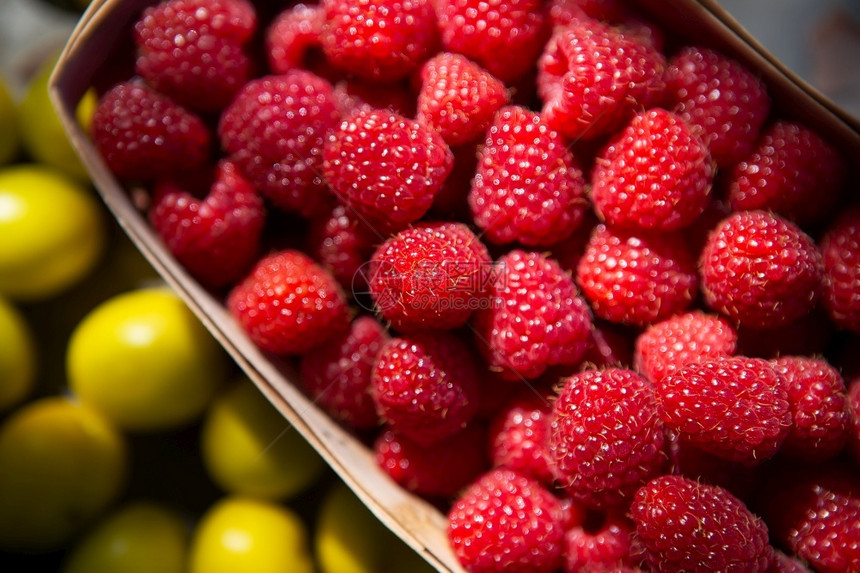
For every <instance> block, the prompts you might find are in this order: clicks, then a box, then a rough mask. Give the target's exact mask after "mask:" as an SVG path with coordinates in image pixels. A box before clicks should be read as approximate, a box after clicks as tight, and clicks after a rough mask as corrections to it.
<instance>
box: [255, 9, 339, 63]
mask: <svg viewBox="0 0 860 573" xmlns="http://www.w3.org/2000/svg"><path fill="white" fill-rule="evenodd" d="M324 23H325V11H324V10H323V7H322V6H320V5H318V4H293V5H292V6H290V7H289V8H286V9H284V10H283V11H281V12H280V13H279V14H277V15H276V16H275V18H274V19H273V20H272V22H271V24H269V27H268V28H267V29H266V33H265V37H264V42H265V50H266V58H267V60H268V63H269V69H270V70H271V71H272V73H275V74H285V73H287V72H288V71H290V70H292V69H293V68H304V67H307V65H308V64H309V63H310V62H309V60H310V59H311V57H312V55H313V53H314V51H315V50H321V49H322V39H321V36H322V29H323V24H324Z"/></svg>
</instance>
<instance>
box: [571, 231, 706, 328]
mask: <svg viewBox="0 0 860 573" xmlns="http://www.w3.org/2000/svg"><path fill="white" fill-rule="evenodd" d="M576 280H577V283H579V286H580V288H582V294H583V295H584V296H585V298H586V300H587V301H588V302H589V303H590V304H591V308H592V310H594V314H595V315H596V316H598V317H600V318H602V319H604V320H608V321H610V322H619V323H624V324H631V325H637V326H644V325H647V324H649V323H652V322H658V321H660V320H663V319H665V318H667V317H669V316H672V315H673V314H677V313H680V312H682V311H684V310H685V309H686V308H687V307H689V306H690V304H691V303H692V301H693V299H694V298H695V296H696V293H697V292H698V290H697V289H698V276H697V273H696V262H695V260H694V257H693V255H692V254H691V253H690V251H689V247H688V245H687V244H686V243H685V242H684V241H683V239H681V238H680V237H678V236H676V235H675V234H672V233H661V234H659V235H656V234H646V233H632V232H629V231H623V230H621V229H613V228H610V227H607V226H606V225H598V226H597V227H595V229H594V232H593V233H592V235H591V238H590V239H589V241H588V246H587V247H586V249H585V254H584V255H583V257H582V259H580V261H579V265H578V266H577V268H576Z"/></svg>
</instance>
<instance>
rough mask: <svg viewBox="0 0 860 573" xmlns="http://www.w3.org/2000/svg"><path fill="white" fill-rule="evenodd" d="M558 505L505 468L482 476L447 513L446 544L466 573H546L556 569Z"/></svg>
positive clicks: (542, 489) (559, 542) (559, 559)
mask: <svg viewBox="0 0 860 573" xmlns="http://www.w3.org/2000/svg"><path fill="white" fill-rule="evenodd" d="M562 519H563V512H562V507H561V503H560V501H559V500H558V499H557V498H556V497H555V496H554V495H553V494H552V493H550V492H549V491H548V490H547V489H546V488H545V487H544V486H542V485H541V484H540V483H539V482H538V481H536V480H533V479H530V478H527V477H525V476H523V475H520V474H518V473H517V472H515V471H513V470H511V469H507V468H497V469H494V470H491V471H490V472H488V473H486V474H484V475H482V476H481V477H480V478H478V479H477V480H476V481H475V482H474V483H473V484H472V485H470V486H469V487H468V488H467V489H466V491H465V492H464V493H463V494H462V496H461V497H460V498H459V499H457V500H456V501H455V502H454V504H453V505H452V507H451V509H450V511H449V512H448V539H449V540H450V542H451V546H452V547H453V549H454V553H455V554H456V556H457V559H458V560H459V561H460V563H461V564H462V565H463V568H464V569H466V571H469V572H470V573H493V572H496V571H507V572H511V573H526V572H528V573H550V572H553V571H555V570H556V569H557V568H558V567H560V566H561V564H562V560H563V556H562V551H563V544H564V526H563V524H562Z"/></svg>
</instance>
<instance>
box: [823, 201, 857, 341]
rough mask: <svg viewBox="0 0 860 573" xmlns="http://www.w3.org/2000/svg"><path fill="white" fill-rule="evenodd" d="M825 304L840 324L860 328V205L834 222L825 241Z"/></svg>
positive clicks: (829, 313) (842, 326) (828, 311)
mask: <svg viewBox="0 0 860 573" xmlns="http://www.w3.org/2000/svg"><path fill="white" fill-rule="evenodd" d="M821 253H822V258H823V261H824V280H823V288H822V290H823V296H822V304H823V306H824V308H825V309H827V314H828V315H829V316H830V318H831V320H832V321H833V322H834V323H836V325H837V326H839V327H840V328H843V329H846V330H850V331H853V332H860V208H857V207H854V208H852V209H850V210H848V211H847V212H845V213H844V214H843V215H841V216H840V217H839V218H838V219H837V220H836V222H834V223H833V224H832V225H831V226H830V227H829V228H828V230H827V232H826V233H825V235H824V238H823V239H822V241H821Z"/></svg>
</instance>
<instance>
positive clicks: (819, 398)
mask: <svg viewBox="0 0 860 573" xmlns="http://www.w3.org/2000/svg"><path fill="white" fill-rule="evenodd" d="M771 365H772V366H773V369H774V370H776V371H777V372H778V373H779V374H780V376H782V378H783V380H784V381H785V384H786V390H787V392H788V403H789V405H790V407H791V417H792V421H793V423H792V426H791V429H790V430H789V432H788V436H786V438H785V442H784V443H783V445H782V451H783V452H784V453H786V454H789V455H791V456H792V457H796V458H799V459H802V460H806V461H810V462H820V461H822V460H826V459H829V458H832V457H834V456H836V455H837V454H838V453H839V452H841V451H842V447H843V446H844V444H845V440H846V438H847V437H848V434H847V431H848V423H849V419H848V411H847V409H846V403H845V402H846V401H845V381H844V380H843V379H842V376H841V375H840V374H839V372H838V371H837V370H836V369H835V368H834V367H833V366H831V365H830V364H828V363H827V362H826V361H825V360H821V359H815V358H808V357H803V356H783V357H780V358H777V359H776V360H773V361H771Z"/></svg>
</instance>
